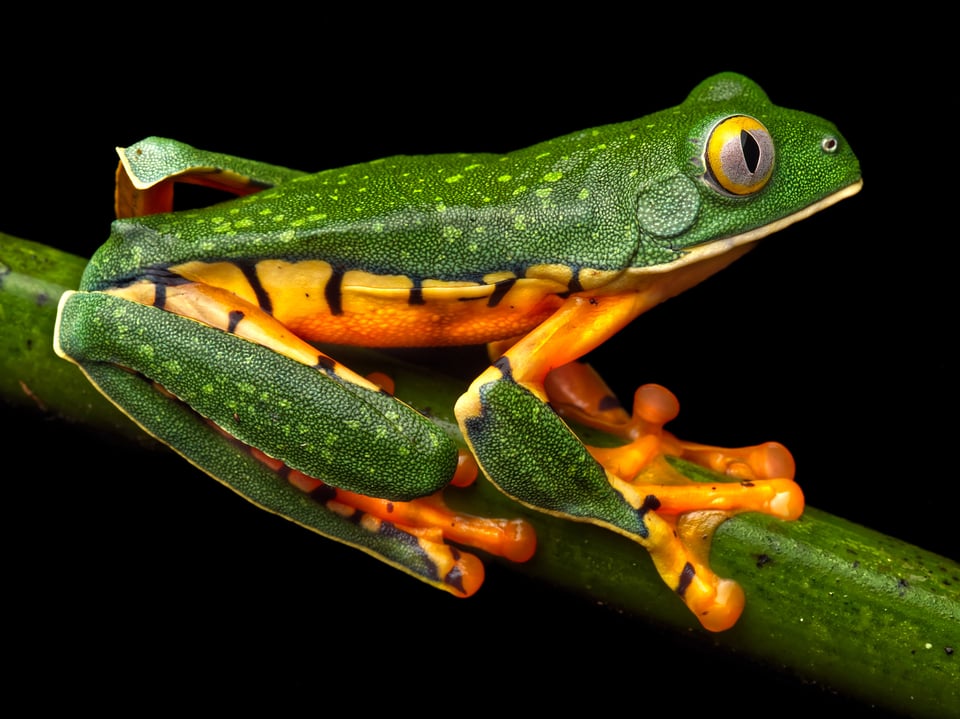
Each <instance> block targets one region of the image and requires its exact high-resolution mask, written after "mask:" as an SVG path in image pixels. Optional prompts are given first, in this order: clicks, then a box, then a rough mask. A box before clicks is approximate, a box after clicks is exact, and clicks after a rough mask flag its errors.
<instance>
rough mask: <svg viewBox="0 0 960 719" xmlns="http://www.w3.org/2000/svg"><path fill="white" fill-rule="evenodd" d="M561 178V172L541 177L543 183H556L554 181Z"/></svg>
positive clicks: (549, 173)
mask: <svg viewBox="0 0 960 719" xmlns="http://www.w3.org/2000/svg"><path fill="white" fill-rule="evenodd" d="M561 177H563V173H562V172H559V171H554V172H548V173H547V174H546V175H544V176H543V181H544V182H556V181H557V180H559V179H560V178H561Z"/></svg>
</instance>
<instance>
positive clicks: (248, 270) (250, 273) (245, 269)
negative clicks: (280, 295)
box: [234, 260, 273, 315]
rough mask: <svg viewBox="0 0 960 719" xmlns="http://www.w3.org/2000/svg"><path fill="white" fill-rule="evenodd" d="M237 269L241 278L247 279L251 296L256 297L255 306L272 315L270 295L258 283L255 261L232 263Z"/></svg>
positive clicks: (236, 261)
mask: <svg viewBox="0 0 960 719" xmlns="http://www.w3.org/2000/svg"><path fill="white" fill-rule="evenodd" d="M234 262H235V264H236V265H237V267H239V268H240V271H241V272H242V273H243V276H244V277H246V278H247V282H249V283H250V288H251V289H252V290H253V294H254V295H256V298H257V304H258V305H259V306H260V309H262V310H263V311H264V312H266V313H267V314H271V315H272V314H273V302H271V301H270V295H269V294H268V293H267V291H266V290H265V289H264V288H263V285H262V284H261V283H260V278H259V277H258V276H257V264H256V262H255V261H251V262H241V261H238V260H235V261H234Z"/></svg>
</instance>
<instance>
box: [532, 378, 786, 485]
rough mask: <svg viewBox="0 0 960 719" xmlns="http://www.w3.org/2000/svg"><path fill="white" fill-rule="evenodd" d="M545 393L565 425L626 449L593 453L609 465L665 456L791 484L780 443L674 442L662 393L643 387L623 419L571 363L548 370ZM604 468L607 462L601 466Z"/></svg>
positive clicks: (674, 407) (669, 404)
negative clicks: (594, 433) (581, 427)
mask: <svg viewBox="0 0 960 719" xmlns="http://www.w3.org/2000/svg"><path fill="white" fill-rule="evenodd" d="M545 387H546V391H547V395H548V396H549V398H550V404H551V406H552V407H553V408H554V409H555V410H556V411H557V412H558V414H560V416H561V417H563V418H564V419H566V420H567V421H572V422H576V423H577V424H581V425H584V426H587V427H591V428H593V429H598V430H601V431H603V432H606V433H607V434H611V435H613V436H615V437H620V438H621V439H623V440H625V441H626V442H628V443H629V444H627V445H625V446H624V447H619V448H614V449H609V450H596V451H595V452H594V454H595V456H598V459H599V455H600V454H603V455H605V456H606V457H608V458H609V461H612V459H613V457H614V456H619V457H620V458H621V461H623V462H626V463H629V464H631V465H633V466H635V471H639V469H640V467H642V466H643V465H645V464H646V463H647V461H649V460H650V459H651V458H653V457H654V456H656V455H657V454H666V455H670V456H673V457H679V458H681V459H686V460H689V461H691V462H694V463H696V464H700V465H702V466H704V467H707V468H708V469H711V470H713V471H714V472H718V473H720V474H726V475H727V476H729V477H731V478H734V479H744V480H749V479H771V478H788V479H792V478H793V476H794V474H795V472H796V465H795V464H794V461H793V456H792V455H791V454H790V451H789V450H788V449H787V448H786V447H784V446H783V445H782V444H780V443H779V442H765V443H763V444H758V445H752V446H748V447H736V448H730V447H717V446H713V445H706V444H699V443H696V442H689V441H685V440H682V439H679V438H678V437H676V436H675V435H673V434H672V433H670V432H668V431H666V430H665V429H664V425H665V424H667V423H668V422H670V421H672V420H673V419H675V418H676V417H677V414H678V413H679V411H680V403H679V402H678V401H677V398H676V396H675V395H674V394H673V393H672V392H671V391H670V390H668V389H667V388H666V387H663V386H661V385H656V384H647V385H643V386H641V387H638V388H637V390H636V392H635V393H634V396H633V411H632V413H628V412H627V411H626V410H625V409H624V408H623V406H622V405H621V404H620V401H619V399H618V398H617V397H616V395H615V394H614V393H613V391H612V390H611V389H610V387H609V386H608V385H607V383H606V382H605V381H604V380H603V378H602V377H601V376H600V375H599V374H597V372H596V371H595V370H594V369H593V368H592V367H591V366H590V365H588V364H585V363H582V362H570V363H569V364H566V365H563V366H562V367H557V368H556V369H554V370H552V371H551V372H550V373H549V374H548V375H547V378H546V381H545ZM603 463H604V465H607V464H608V462H603Z"/></svg>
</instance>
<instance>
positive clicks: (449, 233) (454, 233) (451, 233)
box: [443, 225, 463, 242]
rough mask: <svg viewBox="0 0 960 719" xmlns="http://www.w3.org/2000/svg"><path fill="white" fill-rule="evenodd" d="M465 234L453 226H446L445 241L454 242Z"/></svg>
mask: <svg viewBox="0 0 960 719" xmlns="http://www.w3.org/2000/svg"><path fill="white" fill-rule="evenodd" d="M462 234H463V230H461V229H460V228H459V227H454V226H453V225H446V226H444V228H443V239H445V240H449V241H450V242H453V241H454V240H456V239H459V237H460V236H461V235H462Z"/></svg>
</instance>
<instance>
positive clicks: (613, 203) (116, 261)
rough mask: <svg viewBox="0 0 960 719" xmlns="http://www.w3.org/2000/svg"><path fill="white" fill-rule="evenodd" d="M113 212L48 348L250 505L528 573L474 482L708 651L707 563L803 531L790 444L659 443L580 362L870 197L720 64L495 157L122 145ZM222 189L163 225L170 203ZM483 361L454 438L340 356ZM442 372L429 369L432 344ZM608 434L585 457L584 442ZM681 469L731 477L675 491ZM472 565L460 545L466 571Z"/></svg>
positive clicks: (390, 552) (662, 412) (433, 567)
mask: <svg viewBox="0 0 960 719" xmlns="http://www.w3.org/2000/svg"><path fill="white" fill-rule="evenodd" d="M117 152H118V154H119V158H120V162H119V165H118V169H117V190H116V202H115V204H116V214H117V219H116V220H115V221H114V222H113V224H112V225H111V231H110V235H109V237H108V239H107V240H106V242H105V243H104V244H103V245H102V246H101V247H100V248H99V249H98V250H97V251H96V252H95V253H94V255H93V257H92V258H91V260H90V262H89V264H88V266H87V268H86V270H85V272H84V274H83V277H82V280H81V283H80V286H79V289H78V290H76V291H68V292H66V293H64V295H63V296H62V298H61V300H60V304H59V310H58V315H57V322H56V328H55V332H54V349H55V351H56V353H57V354H58V355H59V356H61V357H63V358H64V359H66V360H68V361H70V362H73V363H75V364H76V365H78V366H79V367H80V369H81V370H82V371H83V373H84V374H85V375H86V377H87V378H88V379H89V380H90V381H91V382H92V383H93V384H94V385H95V386H96V387H97V389H99V390H100V391H101V392H102V393H103V394H104V395H106V396H107V398H108V399H110V400H111V401H112V402H113V403H114V404H115V405H117V406H118V407H119V408H120V409H121V410H122V411H123V412H124V413H126V414H127V415H128V416H129V417H130V418H131V419H132V420H133V421H134V422H136V423H137V424H139V425H140V426H141V427H142V428H143V429H144V430H146V431H147V432H148V433H149V434H152V435H153V436H154V437H156V438H157V439H159V440H160V441H161V442H163V443H165V444H167V445H169V446H170V447H171V448H172V449H173V450H175V451H176V452H177V453H179V454H180V455H182V456H183V457H184V458H185V459H187V460H188V461H189V462H190V463H192V464H194V465H195V466H197V467H199V468H200V469H202V470H203V471H204V472H206V473H207V474H209V475H210V476H212V477H213V478H214V479H216V480H218V481H220V482H222V483H223V484H225V485H226V486H227V487H229V488H230V489H233V490H234V491H236V492H238V493H239V494H241V495H242V496H244V497H245V498H246V499H248V500H250V501H251V502H253V503H254V504H256V505H258V506H260V507H262V508H264V509H267V510H268V511H271V512H274V513H276V514H279V515H281V516H283V517H285V518H287V519H289V520H291V521H293V522H296V523H297V524H300V525H301V526H303V527H306V528H308V529H310V530H312V531H315V532H317V533H319V534H321V535H324V536H326V537H329V538H332V539H334V540H336V541H339V542H342V543H344V544H347V545H349V546H352V547H355V548H357V549H359V550H361V551H362V552H365V553H367V554H369V555H371V556H373V557H375V558H377V559H379V560H381V561H384V562H386V563H387V564H389V565H391V566H394V567H396V568H398V569H400V570H402V571H405V572H407V573H408V574H411V575H412V576H414V577H416V578H418V579H420V580H422V581H424V582H427V583H428V584H430V585H432V586H435V587H437V588H438V589H441V590H443V591H446V592H448V593H449V594H452V595H453V596H458V597H466V596H470V595H472V594H474V593H475V592H476V591H477V590H478V589H479V587H480V586H481V585H482V582H483V572H484V564H483V560H481V559H480V558H479V557H478V556H477V555H476V554H474V553H472V552H473V551H477V552H480V553H487V554H490V555H494V556H500V557H504V558H506V559H507V560H510V561H515V562H524V561H528V560H530V559H531V558H532V557H533V556H535V553H536V531H535V529H534V527H533V526H532V524H531V522H530V521H528V520H527V519H524V518H523V517H519V518H516V517H515V518H491V517H484V516H476V515H470V514H466V513H463V512H460V511H455V510H453V509H451V508H450V507H449V506H448V504H447V502H445V500H444V496H445V493H448V492H452V491H456V488H457V487H462V486H464V485H468V484H470V483H471V482H472V481H474V480H475V479H476V477H477V476H478V475H482V476H484V477H485V478H487V479H488V480H489V481H490V482H492V483H493V484H494V485H495V486H496V487H497V488H498V489H499V490H500V491H501V492H503V493H504V494H505V495H507V496H508V497H509V498H511V499H513V500H515V501H516V502H517V503H518V504H519V505H520V506H523V507H526V508H529V509H531V510H533V511H534V513H535V514H536V513H545V514H548V515H553V516H556V517H560V518H562V519H564V520H569V521H575V522H584V523H588V524H594V525H597V526H600V527H603V528H605V529H608V530H610V531H613V532H616V533H618V534H620V535H623V536H624V537H627V538H628V539H630V540H631V541H634V542H636V543H637V544H638V545H640V546H641V547H643V548H644V549H646V550H647V552H648V553H649V555H650V557H651V558H652V561H653V565H654V566H655V568H656V570H657V571H658V572H659V574H660V576H661V577H662V579H663V581H664V582H665V584H666V585H667V586H668V587H669V588H670V589H671V590H672V591H673V593H674V594H675V595H677V596H679V597H680V599H681V600H682V601H683V602H684V603H685V604H686V605H687V607H688V608H689V610H690V611H691V612H692V613H693V615H694V616H695V617H696V618H697V620H699V622H700V624H701V625H702V626H703V627H704V628H706V629H708V630H711V631H722V630H724V629H727V628H729V627H731V626H733V625H734V624H735V623H736V621H737V620H738V618H739V616H740V614H741V613H742V611H743V606H744V597H743V592H742V590H741V589H740V588H739V585H738V584H737V582H736V581H735V580H734V579H728V578H723V577H720V576H718V575H717V574H716V573H715V572H714V571H713V570H712V568H711V567H710V564H709V556H708V555H709V541H710V538H711V537H712V534H713V531H714V530H715V528H716V527H717V526H718V525H719V523H720V522H722V521H724V520H725V519H726V518H727V517H729V516H732V515H733V514H736V513H739V512H763V513H766V514H770V515H772V516H775V517H778V518H780V519H783V520H788V521H789V520H795V519H797V518H798V517H799V516H800V515H801V514H802V512H803V507H804V498H803V493H802V490H801V489H800V487H799V485H798V484H797V483H796V481H795V476H794V475H795V466H794V462H793V458H792V456H791V455H790V453H789V451H788V450H787V449H786V448H785V447H783V445H780V444H778V443H775V442H768V443H764V444H760V445H753V446H747V447H741V448H732V449H731V448H721V447H714V446H711V445H704V444H698V443H694V442H688V441H684V440H681V439H679V438H677V437H676V436H674V435H673V434H672V433H670V432H669V431H667V430H665V429H664V425H665V424H667V423H668V422H669V421H671V420H672V419H673V418H674V417H676V415H677V412H678V410H679V407H678V403H677V400H676V397H675V396H674V395H673V394H672V393H671V392H670V391H669V390H667V389H666V388H664V387H662V386H659V385H653V384H647V385H642V386H640V387H639V388H638V389H637V391H636V393H635V396H634V404H633V407H632V408H631V410H629V411H628V410H627V409H625V408H624V407H623V406H622V405H621V404H620V402H619V400H618V398H617V397H616V396H615V394H614V393H613V392H612V391H611V390H610V388H609V387H608V386H607V385H606V383H605V382H604V381H603V379H602V377H601V376H600V374H599V373H598V372H596V371H595V370H594V369H593V368H592V367H590V366H589V365H587V364H585V363H584V362H582V359H583V358H584V357H585V356H586V355H588V353H590V352H591V351H592V350H594V349H596V348H597V347H599V346H600V345H601V344H602V343H603V342H605V341H606V340H607V339H609V338H610V337H612V336H613V335H615V334H616V333H618V332H619V331H620V330H622V329H624V328H626V326H627V325H629V324H631V323H632V322H633V321H634V320H635V319H636V318H637V317H639V316H640V315H641V314H643V313H645V312H646V311H648V310H650V309H652V308H654V307H655V306H656V305H658V304H660V303H661V302H663V301H665V300H667V299H669V298H670V297H673V296H675V295H677V294H679V293H681V292H683V291H685V290H687V289H689V288H691V287H693V286H695V285H697V284H698V283H700V282H701V281H703V280H704V279H706V278H707V277H710V276H711V275H713V274H714V273H716V272H718V271H719V270H721V269H723V268H725V267H726V266H728V265H729V264H730V263H732V262H733V261H735V260H736V259H738V258H739V257H741V256H742V255H743V254H744V253H746V252H747V251H749V250H750V249H751V248H752V247H754V246H755V245H756V244H757V241H758V240H760V239H761V238H764V237H766V236H768V235H770V234H772V233H775V232H777V231H779V230H781V229H783V228H785V227H787V226H789V225H791V224H793V223H795V222H797V221H800V220H802V219H804V218H807V217H809V216H810V215H812V214H814V213H817V212H819V211H821V210H823V209H825V208H827V207H830V206H832V205H833V204H835V203H837V202H839V201H841V200H843V199H846V198H849V197H851V196H853V195H855V194H856V193H857V192H858V191H859V190H860V188H861V187H862V178H861V173H860V167H859V163H858V160H857V158H856V156H855V155H854V154H853V151H852V150H851V149H850V147H849V145H848V143H847V142H846V140H845V139H844V137H843V136H842V135H841V134H840V133H839V131H838V130H837V128H836V127H835V126H834V124H833V123H831V122H829V121H827V120H824V119H821V118H819V117H817V116H815V115H811V114H809V113H806V112H802V111H799V110H792V109H787V108H782V107H779V106H777V105H774V104H773V103H772V102H771V101H770V100H769V98H768V96H767V94H766V93H765V91H764V90H763V89H761V88H760V86H759V85H757V84H756V83H755V82H753V81H752V80H750V79H748V78H746V77H744V76H743V75H740V74H737V73H733V72H723V73H719V74H716V75H714V76H712V77H709V78H707V79H706V80H704V81H702V82H701V83H699V84H698V85H696V87H694V89H693V90H692V91H691V92H690V93H689V94H688V96H687V97H686V99H685V100H684V101H683V102H681V103H680V104H679V105H676V106H675V107H672V108H669V109H666V110H662V111H659V112H654V113H652V114H648V115H646V116H643V117H640V118H638V119H634V120H628V121H624V122H616V123H613V124H608V125H603V126H599V127H595V128H591V129H587V130H582V131H577V132H573V133H569V134H567V135H564V136H562V137H559V138H556V139H552V140H547V141H544V142H540V143H538V144H534V145H532V146H530V147H527V148H524V149H521V150H518V151H513V152H507V153H451V154H440V155H409V156H408V155H397V156H392V157H387V158H384V159H378V160H374V161H370V162H362V163H357V164H353V165H349V166H346V167H340V168H334V169H328V170H323V171H320V172H314V173H307V172H303V171H300V170H294V169H290V168H286V167H281V166H277V165H271V164H268V163H264V162H259V161H253V160H247V159H243V158H238V157H234V156H230V155H225V154H221V153H216V152H210V151H206V150H200V149H198V148H195V147H193V146H191V145H188V144H185V143H181V142H178V141H175V140H171V139H167V138H159V137H149V138H146V139H144V140H141V141H140V142H138V143H135V144H133V145H130V146H128V147H121V148H117ZM184 183H186V184H197V185H203V186H207V187H212V188H216V189H219V190H223V191H226V192H227V193H229V195H231V196H230V197H228V198H227V199H225V200H223V201H220V202H216V203H214V204H212V205H209V206H204V207H199V208H190V209H176V208H175V206H174V187H175V186H177V185H181V184H184ZM469 345H479V346H484V345H485V346H486V347H487V351H488V354H489V364H488V366H487V368H486V369H485V370H483V371H482V372H481V373H480V374H479V375H478V376H476V377H475V378H474V379H473V380H472V382H470V383H469V385H468V386H467V387H466V389H465V390H464V391H463V392H462V394H461V395H460V397H459V399H457V401H456V403H455V406H454V408H453V412H454V415H455V417H456V421H457V426H458V429H459V433H460V436H461V438H462V442H461V443H458V442H457V441H456V440H455V439H453V438H451V436H450V433H449V432H445V431H444V430H443V429H442V428H440V427H439V426H438V424H437V423H436V422H435V421H432V418H431V417H430V416H429V412H427V411H424V410H423V409H422V408H416V407H414V406H411V405H409V404H407V403H405V402H403V401H402V400H401V399H400V398H398V397H396V396H395V394H394V392H393V391H392V388H391V387H390V386H389V384H390V383H389V380H388V379H383V378H380V377H372V376H366V375H362V374H360V373H358V372H355V371H354V370H352V369H351V368H350V367H349V366H347V365H346V364H344V363H342V362H340V361H338V360H337V359H336V348H337V347H374V348H404V347H426V348H436V349H435V351H437V352H442V351H443V350H444V348H451V347H459V346H469ZM431 351H433V350H431ZM578 426H589V427H593V428H595V429H599V430H601V431H603V432H607V433H609V434H611V435H614V436H615V437H617V438H619V440H620V442H619V443H618V444H616V445H615V446H612V447H601V446H593V445H590V444H588V443H586V442H584V441H582V440H581V439H580V437H579V435H578V434H577V432H576V431H575V427H578ZM671 457H679V458H683V459H686V460H688V461H692V462H695V463H698V464H702V465H704V466H706V467H708V468H710V469H712V470H715V471H717V472H720V473H721V474H723V475H725V477H726V478H727V480H728V481H723V482H706V483H699V482H693V481H691V480H689V479H687V478H686V477H684V476H682V475H681V474H680V473H679V472H678V471H677V470H676V469H675V467H674V465H673V464H671V462H669V461H668V459H669V458H671ZM467 548H469V549H470V550H471V551H468V549H467Z"/></svg>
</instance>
